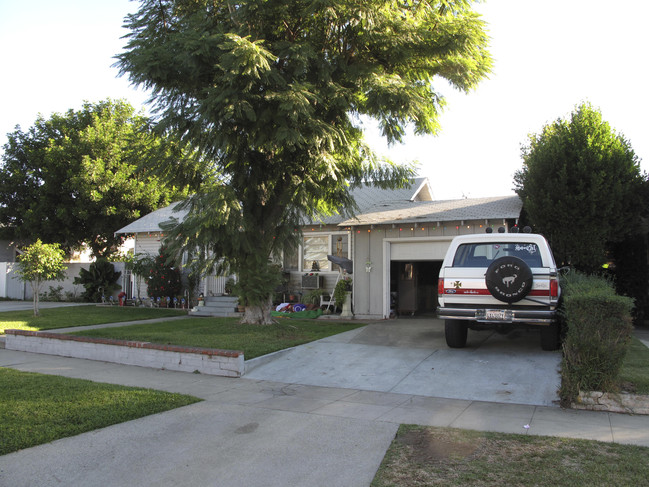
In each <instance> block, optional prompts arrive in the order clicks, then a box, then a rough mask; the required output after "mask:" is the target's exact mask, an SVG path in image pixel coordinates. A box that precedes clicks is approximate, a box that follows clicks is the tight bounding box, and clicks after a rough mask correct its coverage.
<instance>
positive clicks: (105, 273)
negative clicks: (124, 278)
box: [74, 259, 122, 303]
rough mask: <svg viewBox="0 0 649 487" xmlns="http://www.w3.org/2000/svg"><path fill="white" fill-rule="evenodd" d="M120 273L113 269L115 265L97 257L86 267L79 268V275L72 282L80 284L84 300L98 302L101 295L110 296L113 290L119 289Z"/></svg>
mask: <svg viewBox="0 0 649 487" xmlns="http://www.w3.org/2000/svg"><path fill="white" fill-rule="evenodd" d="M121 275H122V273H121V272H116V271H115V266H114V265H113V264H111V263H110V262H108V261H107V260H106V259H99V260H97V262H93V263H92V264H90V267H88V270H86V269H81V270H80V271H79V276H78V277H75V278H74V284H81V285H82V286H83V287H84V288H85V291H84V292H83V293H82V294H81V297H82V298H83V299H84V301H88V302H91V303H98V302H100V301H101V298H102V296H110V295H112V294H113V291H116V290H117V289H121V287H122V286H120V285H119V284H117V280H118V279H119V277H120V276H121Z"/></svg>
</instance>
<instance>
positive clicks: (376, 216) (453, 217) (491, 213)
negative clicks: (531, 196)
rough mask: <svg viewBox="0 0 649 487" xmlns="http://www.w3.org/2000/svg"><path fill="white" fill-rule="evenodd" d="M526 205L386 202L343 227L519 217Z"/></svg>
mask: <svg viewBox="0 0 649 487" xmlns="http://www.w3.org/2000/svg"><path fill="white" fill-rule="evenodd" d="M522 206H523V203H522V201H521V199H520V198H519V197H518V196H516V195H513V196H493V197H488V198H467V199H459V200H444V201H421V202H419V201H412V202H409V203H390V202H383V203H380V204H377V205H375V206H374V207H373V208H371V209H369V211H365V212H363V213H359V214H358V215H356V217H355V218H350V219H348V220H346V221H343V222H341V223H340V225H341V226H357V225H378V224H390V223H414V222H419V223H421V222H447V221H469V220H493V219H501V218H518V217H519V216H520V213H521V208H522Z"/></svg>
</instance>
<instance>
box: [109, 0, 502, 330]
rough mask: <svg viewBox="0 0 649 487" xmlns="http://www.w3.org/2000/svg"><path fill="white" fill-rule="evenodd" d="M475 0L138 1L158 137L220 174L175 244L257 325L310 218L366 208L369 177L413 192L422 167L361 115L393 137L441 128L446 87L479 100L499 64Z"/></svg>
mask: <svg viewBox="0 0 649 487" xmlns="http://www.w3.org/2000/svg"><path fill="white" fill-rule="evenodd" d="M472 3H473V2H471V1H467V0H455V1H454V0H447V1H413V2H409V1H404V2H394V1H388V0H375V1H359V0H335V1H334V0H317V1H313V0H298V1H291V2H287V1H280V0H270V1H264V2H259V1H235V0H177V1H172V0H141V6H140V9H139V11H138V12H137V13H136V14H134V15H131V16H129V17H128V18H127V22H126V24H127V27H128V28H130V30H131V32H130V34H129V35H128V36H127V37H128V39H129V40H128V44H127V46H126V50H125V52H124V53H122V54H120V55H119V56H118V59H119V61H118V65H119V66H120V68H121V71H122V73H123V74H128V76H129V77H130V79H131V81H132V82H134V83H135V84H137V85H141V86H144V87H145V88H147V89H150V90H151V92H152V93H153V100H154V102H155V104H156V108H157V113H158V116H159V128H160V129H161V130H164V131H168V132H170V133H174V134H175V135H176V136H177V137H178V138H179V140H182V141H187V142H190V143H191V144H192V146H193V147H194V148H196V150H198V151H199V152H200V154H201V155H202V156H203V160H204V161H206V162H209V163H210V166H209V167H206V171H207V172H208V173H209V174H210V176H211V184H210V185H209V186H208V185H205V187H204V188H203V191H202V192H201V193H200V194H197V195H196V196H194V197H193V198H191V199H190V200H189V201H188V203H187V207H188V208H189V210H190V212H189V215H188V217H187V218H186V219H185V220H184V222H183V223H182V224H181V225H178V226H176V227H175V230H174V231H173V232H172V233H171V236H170V237H171V238H170V240H171V241H172V242H170V243H169V244H168V245H169V246H170V249H172V248H174V247H175V248H176V249H177V250H179V249H180V248H183V247H185V248H186V247H191V248H197V249H199V250H200V251H199V252H196V253H195V255H196V256H198V258H201V259H204V258H205V256H206V255H207V256H214V257H213V259H210V258H207V259H206V260H205V264H206V265H207V266H209V265H210V264H214V263H215V262H216V260H214V259H220V258H223V260H222V261H220V262H221V263H223V264H224V265H227V266H229V267H230V270H232V271H234V272H235V273H236V274H237V275H238V277H239V286H238V289H239V298H240V300H242V301H243V302H244V304H245V305H246V306H247V307H246V314H245V316H244V319H243V321H244V322H254V323H268V322H270V313H269V310H270V307H269V306H268V304H269V303H268V300H269V296H270V292H271V291H272V289H273V288H274V286H275V283H276V278H277V277H278V276H277V271H276V267H274V266H272V265H271V264H270V262H269V258H270V257H272V255H273V254H276V253H277V252H279V251H281V250H282V249H283V248H285V246H286V245H288V244H290V243H291V242H294V241H295V238H296V236H297V232H296V231H295V229H296V228H299V226H300V223H301V221H302V220H301V218H303V217H307V218H309V217H311V218H312V217H316V216H317V215H318V214H323V213H325V214H326V213H330V212H333V211H340V212H350V211H352V210H353V208H354V202H353V198H352V197H351V192H350V191H351V189H353V188H354V187H357V186H359V185H361V184H363V183H364V182H366V181H373V182H374V183H375V184H378V185H381V186H383V187H393V186H396V185H399V184H403V183H404V182H405V181H406V180H407V179H408V178H409V177H411V176H412V175H413V174H414V172H413V171H414V170H413V168H412V167H399V166H394V165H392V164H390V163H388V162H382V161H379V160H377V158H376V157H375V156H374V154H373V153H372V152H371V150H369V148H368V147H367V146H366V145H365V144H364V142H363V136H362V124H361V120H362V116H368V117H371V118H374V119H377V120H378V121H379V124H380V127H381V129H382V131H383V134H384V135H385V137H387V140H388V141H389V142H391V143H392V142H400V141H401V140H402V136H403V134H404V133H405V131H406V129H407V127H408V126H409V125H411V126H412V127H413V128H414V131H415V132H416V133H420V134H430V133H435V132H436V130H437V129H438V115H439V113H440V110H441V109H442V107H443V105H444V99H443V97H442V96H441V95H440V94H439V92H438V90H437V89H436V85H435V82H436V80H435V78H443V79H445V80H446V81H448V82H450V83H451V84H452V85H453V86H454V87H456V88H457V89H460V90H469V89H471V88H472V87H474V86H475V85H476V84H477V83H478V82H479V81H480V80H482V79H483V78H484V77H485V76H486V74H487V73H488V71H489V70H490V67H491V58H490V56H489V53H488V52H487V50H486V45H487V36H486V34H485V30H484V28H485V26H484V23H483V22H482V21H481V20H480V18H479V16H478V15H477V14H476V13H474V12H473V11H472V9H471V4H472Z"/></svg>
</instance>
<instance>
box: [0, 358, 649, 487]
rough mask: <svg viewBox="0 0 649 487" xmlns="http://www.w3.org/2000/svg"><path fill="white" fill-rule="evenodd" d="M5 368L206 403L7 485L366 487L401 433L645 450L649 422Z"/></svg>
mask: <svg viewBox="0 0 649 487" xmlns="http://www.w3.org/2000/svg"><path fill="white" fill-rule="evenodd" d="M0 366H2V367H12V368H15V369H19V370H25V371H32V372H39V373H45V374H57V375H64V376H67V377H76V378H83V379H89V380H92V381H97V382H110V383H116V384H124V385H131V386H140V387H147V388H153V389H159V390H166V391H172V392H180V393H184V394H191V395H194V396H197V397H200V398H202V399H204V401H203V402H201V403H197V404H194V405H191V406H186V407H183V408H179V409H176V410H173V411H168V412H165V413H161V414H156V415H153V416H149V417H146V418H141V419H138V420H134V421H129V422H127V423H122V424H119V425H115V426H110V427H107V428H103V429H100V430H97V431H92V432H89V433H84V434H81V435H78V436H75V437H72V438H64V439H61V440H57V441H54V442H52V443H48V444H45V445H41V446H37V447H34V448H29V449H27V450H22V451H19V452H15V453H11V454H9V455H5V456H2V457H0V485H11V486H14V487H18V486H33V485H39V486H48V485H74V486H95V485H96V486H124V485H140V486H154V485H155V486H177V485H231V484H234V483H236V484H239V485H246V486H286V485H291V486H332V485H335V486H341V487H343V486H368V485H369V484H370V482H371V481H372V479H373V477H374V475H375V473H376V470H377V469H378V467H379V465H380V463H381V460H382V458H383V455H384V454H385V451H386V449H387V448H388V446H389V445H390V442H391V441H392V439H393V438H394V435H395V433H396V430H397V428H398V425H399V424H400V423H413V424H421V425H431V426H444V427H446V426H448V427H454V428H466V429H474V430H481V431H500V432H507V433H520V434H531V435H552V436H562V437H571V438H585V439H594V440H600V441H614V442H619V443H628V444H635V445H644V446H649V417H646V416H628V415H622V414H610V413H602V412H591V411H574V410H563V409H560V408H558V407H547V406H533V405H520V404H502V403H493V402H481V401H471V400H458V399H444V398H434V397H425V396H419V395H414V394H396V393H385V392H375V391H364V390H358V389H353V388H352V389H348V388H336V387H318V386H304V385H295V384H285V383H278V382H271V381H258V380H251V379H245V378H243V379H228V378H221V377H213V376H204V375H196V374H188V373H182V372H172V371H165V370H154V369H146V368H141V367H132V366H124V365H117V364H107V363H102V362H95V361H88V360H80V359H70V358H64V357H56V356H49V355H39V354H31V353H26V352H16V351H12V350H0Z"/></svg>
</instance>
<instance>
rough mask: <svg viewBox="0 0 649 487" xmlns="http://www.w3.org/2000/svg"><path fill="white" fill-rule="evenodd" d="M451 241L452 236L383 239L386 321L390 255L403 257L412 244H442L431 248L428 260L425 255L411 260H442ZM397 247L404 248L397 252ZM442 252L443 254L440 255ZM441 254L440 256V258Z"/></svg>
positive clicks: (384, 309)
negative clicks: (407, 247)
mask: <svg viewBox="0 0 649 487" xmlns="http://www.w3.org/2000/svg"><path fill="white" fill-rule="evenodd" d="M451 240H453V237H452V236H446V237H406V238H385V239H383V318H384V319H387V318H389V317H390V265H391V263H392V255H393V254H398V256H400V257H403V256H405V255H406V254H407V253H408V252H407V249H406V248H405V247H406V246H410V248H411V249H412V248H414V247H413V244H416V245H417V246H419V245H424V244H427V243H429V244H430V243H438V244H439V243H442V244H446V245H444V246H443V247H441V246H437V245H435V246H431V247H432V249H431V254H430V258H429V257H426V258H422V257H425V255H419V256H418V258H417V259H413V260H444V256H445V255H446V250H447V249H448V247H449V245H450V244H451ZM399 245H402V246H403V247H404V248H401V249H399V250H398V251H397V248H398V246H399ZM441 252H443V253H441ZM440 253H441V256H440Z"/></svg>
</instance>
